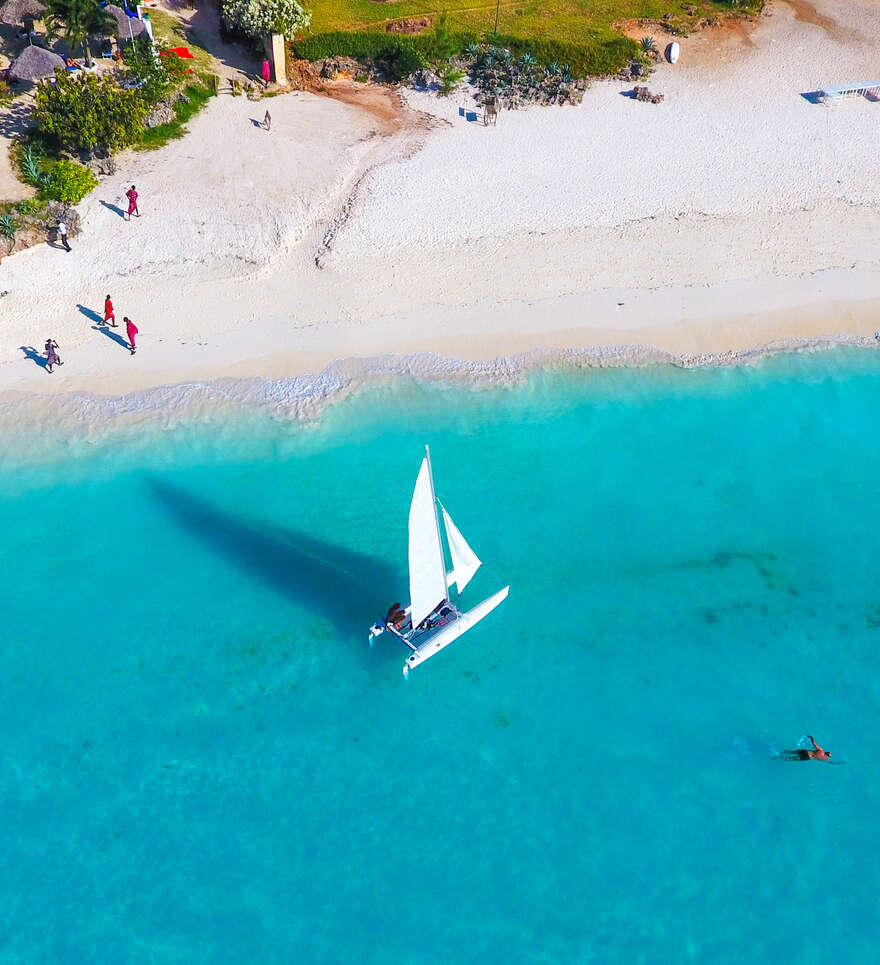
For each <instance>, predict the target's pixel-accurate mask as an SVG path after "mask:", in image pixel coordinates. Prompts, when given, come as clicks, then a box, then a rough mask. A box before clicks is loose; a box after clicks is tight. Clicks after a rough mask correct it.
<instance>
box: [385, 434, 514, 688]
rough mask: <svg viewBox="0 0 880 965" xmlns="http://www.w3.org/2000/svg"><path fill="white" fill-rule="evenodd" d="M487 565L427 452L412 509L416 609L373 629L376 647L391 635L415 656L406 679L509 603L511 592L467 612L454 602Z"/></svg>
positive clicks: (391, 614)
mask: <svg viewBox="0 0 880 965" xmlns="http://www.w3.org/2000/svg"><path fill="white" fill-rule="evenodd" d="M438 507H439V509H440V513H442V518H443V523H442V528H443V530H444V531H445V533H446V545H447V547H448V550H449V557H450V560H451V563H452V565H451V567H450V568H447V565H446V554H445V552H444V548H443V538H442V536H441V522H440V518H441V517H440V513H438V512H437V510H438ZM482 565H483V564H482V562H481V561H480V559H479V557H478V556H477V554H476V553H475V552H474V551H473V550H472V549H471V548H470V546H469V545H468V544H467V541H466V540H465V538H464V537H463V536H462V535H461V533H460V532H459V530H458V527H457V526H456V525H455V523H453V521H452V517H451V516H450V515H449V513H448V512H447V511H446V508H445V507H444V506H443V505H442V504H441V503H440V501H439V500H438V499H437V497H436V495H435V494H434V476H433V473H432V472H431V453H430V451H429V449H428V447H427V446H425V455H424V458H423V459H422V465H421V468H420V469H419V474H418V477H417V478H416V486H415V489H414V490H413V497H412V502H411V503H410V507H409V593H410V604H409V606H407V607H405V608H404V607H401V606H400V605H399V604H395V605H394V606H393V607H392V608H391V609H390V610H389V611H388V615H387V616H386V618H385V619H384V620H380V621H379V622H378V623H375V624H374V625H373V626H372V627H371V628H370V644H371V645H372V642H373V639H374V638H375V637H378V636H379V635H380V634H382V633H384V632H385V631H386V630H388V631H389V632H390V633H392V634H393V635H394V636H395V637H397V639H398V640H400V642H401V643H403V644H404V646H406V647H408V648H409V650H410V654H409V656H408V657H407V658H406V661H405V662H404V665H403V675H404V677H407V676H409V672H410V670H412V669H413V667H417V666H418V665H419V664H420V663H424V662H425V661H426V660H428V659H429V658H430V657H433V656H434V655H435V654H437V653H439V652H440V651H441V650H443V649H444V647H448V646H449V644H450V643H452V641H453V640H457V639H458V638H459V637H460V636H461V635H462V634H463V633H466V632H467V631H468V630H470V629H471V627H474V626H476V624H478V623H479V622H480V620H482V619H483V617H485V616H488V615H489V614H490V613H491V612H492V611H493V610H494V609H495V607H497V606H498V605H499V604H500V603H502V602H503V601H504V600H505V599H507V594H508V591H509V590H510V587H509V586H505V587H504V588H503V589H501V590H499V591H498V592H497V593H494V594H492V596H490V597H487V598H486V599H485V600H483V601H482V602H481V603H478V604H477V605H476V606H475V607H473V608H472V609H470V610H467V611H462V610H460V609H459V607H458V605H457V603H454V602H453V601H452V600H451V599H450V596H449V593H450V587H451V586H453V585H454V586H455V588H456V598H459V597H460V596H461V593H462V592H463V590H464V588H465V587H466V586H467V585H468V583H470V581H471V580H472V579H473V577H474V574H475V573H476V572H477V570H478V569H479V568H480V567H481V566H482Z"/></svg>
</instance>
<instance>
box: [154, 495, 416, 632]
mask: <svg viewBox="0 0 880 965" xmlns="http://www.w3.org/2000/svg"><path fill="white" fill-rule="evenodd" d="M147 479H148V482H149V485H150V488H151V490H152V493H153V496H154V497H155V499H156V501H157V502H159V503H161V504H162V505H163V506H164V508H165V509H166V510H167V511H168V512H169V513H170V514H171V516H173V517H174V519H175V520H176V521H177V522H178V524H179V525H180V526H181V528H183V529H185V530H188V531H189V532H191V533H192V534H193V535H195V536H197V537H198V538H199V539H201V540H203V541H204V542H205V543H206V544H208V545H210V546H212V547H213V548H214V549H215V550H216V551H217V552H218V553H221V554H222V555H223V556H225V557H227V558H228V559H229V560H231V561H232V562H233V563H235V564H236V565H237V566H240V567H241V568H242V569H245V570H248V571H250V572H251V573H252V574H254V575H255V576H257V577H259V578H260V579H261V580H262V581H263V582H264V583H265V584H267V585H268V586H271V587H273V588H274V589H275V590H277V591H278V592H280V593H281V594H283V595H284V596H286V597H288V598H289V599H291V600H293V601H295V602H296V603H299V604H302V605H304V606H307V607H309V608H310V609H313V610H315V611H316V612H317V613H319V614H320V615H321V616H322V617H324V618H325V619H327V620H330V621H332V622H333V623H334V624H335V625H336V627H337V628H338V630H339V631H340V633H342V634H343V635H344V636H346V637H351V638H352V640H356V641H363V640H364V634H365V633H366V631H367V629H368V627H369V625H370V624H371V623H372V622H374V621H375V619H376V616H377V614H379V612H380V611H383V612H384V607H385V603H386V601H387V600H388V599H391V594H393V593H394V592H396V591H399V589H400V587H401V585H402V583H403V577H402V576H401V574H400V573H398V572H397V570H396V569H395V568H394V567H393V566H389V565H388V564H386V563H383V562H382V561H381V560H378V559H376V557H375V556H372V555H366V554H364V553H358V552H357V551H355V550H351V549H347V548H346V547H344V546H339V545H338V544H336V543H329V542H327V541H326V540H322V539H318V538H317V537H314V536H309V535H307V534H306V533H302V532H299V531H298V530H295V529H289V528H286V527H284V528H282V527H277V526H271V525H267V524H266V523H263V522H260V521H258V520H249V519H247V518H246V517H241V516H238V515H237V514H233V513H230V512H229V511H228V510H225V509H221V508H220V507H219V506H215V505H213V504H211V503H210V502H208V501H206V500H204V499H202V498H200V497H199V496H196V495H194V494H192V493H190V492H187V491H186V490H184V489H181V488H179V487H178V486H175V485H173V484H172V483H169V482H167V481H165V480H160V479H157V478H155V477H153V476H148V477H147Z"/></svg>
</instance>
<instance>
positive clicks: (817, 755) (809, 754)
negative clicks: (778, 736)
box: [779, 734, 835, 763]
mask: <svg viewBox="0 0 880 965" xmlns="http://www.w3.org/2000/svg"><path fill="white" fill-rule="evenodd" d="M807 737H809V739H810V743H811V744H812V745H813V749H812V750H811V749H810V748H809V747H798V748H796V749H795V750H793V751H783V752H782V753H781V754H780V755H779V756H780V757H781V758H782V760H784V761H829V762H831V763H835V762H834V761H831V751H826V750H825V749H824V748H822V747H820V746H819V745H818V744H817V743H816V739H815V738H814V737H813V735H812V734H807Z"/></svg>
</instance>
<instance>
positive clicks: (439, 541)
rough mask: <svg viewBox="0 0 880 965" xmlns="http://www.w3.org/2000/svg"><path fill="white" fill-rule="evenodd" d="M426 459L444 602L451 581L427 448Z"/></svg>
mask: <svg viewBox="0 0 880 965" xmlns="http://www.w3.org/2000/svg"><path fill="white" fill-rule="evenodd" d="M425 459H427V461H428V479H429V480H430V481H431V508H432V509H433V510H434V526H435V527H436V528H437V550H438V552H439V553H440V567H441V569H442V570H443V585H444V586H445V587H446V593H445V595H444V597H443V602H444V603H446V601H447V600H448V599H449V580H448V579H447V577H446V560H445V559H443V540H442V539H441V538H440V517H439V515H438V514H437V494H436V493H435V492H434V471H433V470H432V469H431V450H430V449H429V448H428V447H427V446H425Z"/></svg>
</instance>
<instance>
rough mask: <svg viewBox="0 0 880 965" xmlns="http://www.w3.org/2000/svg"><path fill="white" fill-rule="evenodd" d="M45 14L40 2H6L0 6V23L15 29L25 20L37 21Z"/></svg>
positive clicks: (23, 0) (31, 0)
mask: <svg viewBox="0 0 880 965" xmlns="http://www.w3.org/2000/svg"><path fill="white" fill-rule="evenodd" d="M45 12H46V7H45V5H44V4H42V3H41V2H40V0H6V3H4V4H3V5H2V6H0V23H8V24H10V25H11V26H13V27H17V26H19V25H20V24H23V23H24V22H25V21H27V20H39V19H40V18H41V17H42V16H43V14H44V13H45Z"/></svg>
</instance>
